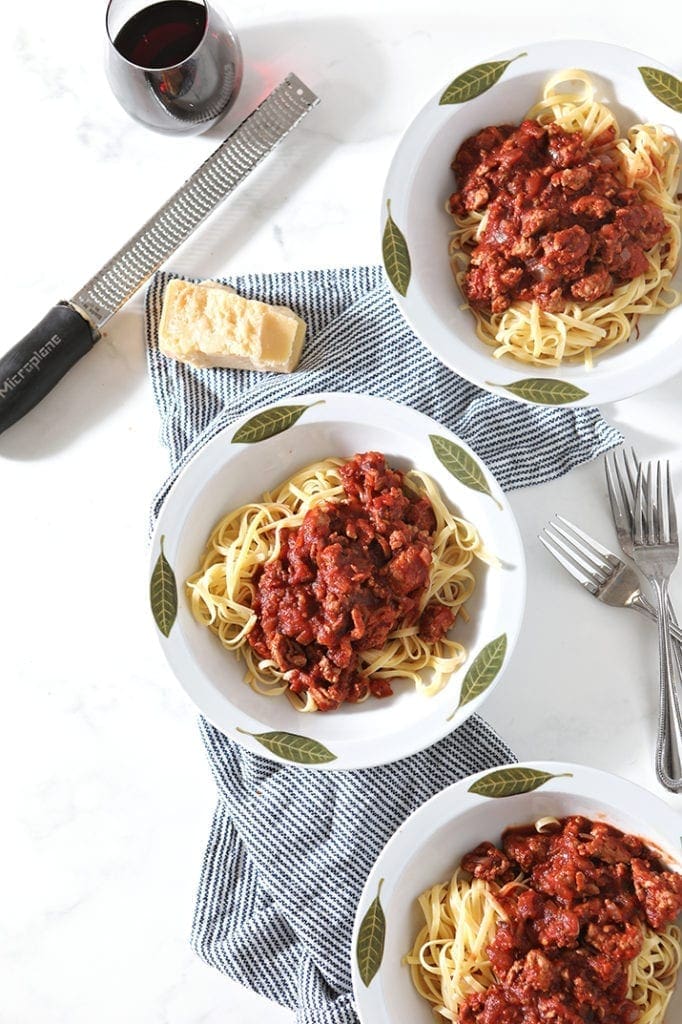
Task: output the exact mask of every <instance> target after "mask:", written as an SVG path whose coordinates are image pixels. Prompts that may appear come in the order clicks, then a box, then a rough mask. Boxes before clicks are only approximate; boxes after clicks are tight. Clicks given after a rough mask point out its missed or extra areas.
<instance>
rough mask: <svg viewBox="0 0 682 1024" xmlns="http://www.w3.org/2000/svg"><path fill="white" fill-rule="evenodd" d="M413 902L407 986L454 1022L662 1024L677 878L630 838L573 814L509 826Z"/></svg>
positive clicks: (673, 952)
mask: <svg viewBox="0 0 682 1024" xmlns="http://www.w3.org/2000/svg"><path fill="white" fill-rule="evenodd" d="M420 905H421V907H422V911H423V912H424V915H425V917H426V921H427V923H426V925H425V927H424V928H423V929H422V930H421V932H420V933H419V935H418V936H417V940H416V942H415V944H414V948H413V950H412V952H411V953H410V955H409V956H408V957H407V961H408V963H410V964H411V966H412V977H413V981H414V983H415V985H416V987H417V990H418V991H419V992H420V994H421V995H423V996H425V998H427V999H428V1000H429V1002H431V1004H432V1006H433V1008H434V1010H435V1011H436V1012H437V1013H440V1014H442V1015H443V1016H445V1017H447V1018H449V1019H451V1020H454V1021H457V1022H458V1024H545V1022H557V1024H662V1021H663V1018H664V1015H665V1009H666V1006H667V1004H668V1001H669V999H670V995H671V993H672V990H673V988H674V985H675V980H676V975H677V971H678V969H679V966H680V949H681V946H680V938H681V936H680V931H679V928H677V927H676V925H675V924H674V922H675V920H676V919H677V918H678V916H679V915H680V913H681V912H682V875H680V874H678V873H677V872H674V871H669V870H666V868H665V867H664V865H663V864H662V862H661V860H660V859H659V858H658V857H657V856H656V855H655V854H654V852H653V851H652V850H651V849H649V847H647V846H646V844H645V843H644V842H643V841H642V840H641V839H639V838H638V837H637V836H634V835H627V834H625V833H623V832H621V831H619V830H618V829H616V828H613V827H612V826H610V825H608V824H605V823H603V822H595V821H590V820H589V819H587V818H584V817H581V816H572V817H567V818H563V819H556V818H546V819H542V820H541V821H540V822H536V823H535V824H533V825H528V826H521V827H514V828H509V829H507V830H506V831H505V832H504V834H503V836H502V841H501V844H500V845H499V846H495V845H494V844H493V843H491V842H482V843H480V844H479V845H478V846H477V847H476V848H475V849H474V850H472V851H471V852H469V853H468V854H466V855H465V856H464V857H463V858H462V861H461V866H460V868H459V869H458V870H457V872H456V873H455V876H453V879H452V880H451V882H450V883H449V884H448V885H445V886H436V887H434V889H433V890H430V891H429V892H427V893H425V894H424V895H423V896H422V897H421V899H420ZM441 911H442V912H441Z"/></svg>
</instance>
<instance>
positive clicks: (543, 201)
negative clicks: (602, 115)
mask: <svg viewBox="0 0 682 1024" xmlns="http://www.w3.org/2000/svg"><path fill="white" fill-rule="evenodd" d="M614 137H615V130H614V129H613V128H611V129H608V130H607V131H605V132H603V133H602V134H601V135H600V136H599V137H598V138H597V139H596V140H594V142H593V143H592V145H591V146H588V145H587V144H586V143H585V141H584V138H583V136H582V134H581V133H580V132H572V133H568V132H565V131H564V130H563V129H562V128H560V127H559V125H558V124H554V123H552V124H548V125H546V126H543V125H541V124H539V123H538V122H537V121H531V120H529V121H523V122H522V124H521V125H520V126H519V127H518V128H517V127H515V126H514V125H508V124H505V125H498V126H490V127H488V128H484V129H483V130H482V131H480V132H479V133H478V135H474V136H472V137H471V138H469V139H467V140H466V141H465V142H464V143H463V144H462V146H461V147H460V149H459V150H458V152H457V154H456V156H455V159H454V160H453V163H452V168H453V170H454V172H455V178H456V183H457V191H456V192H453V194H452V195H451V197H450V204H449V205H450V210H451V212H452V213H455V214H459V215H464V214H467V213H471V212H473V211H475V210H483V209H485V208H487V210H488V220H487V224H486V227H485V230H484V231H483V234H482V236H481V238H480V239H479V241H478V244H477V245H476V247H475V249H474V250H473V252H472V253H471V260H470V265H469V268H468V270H467V273H466V277H465V279H464V285H463V287H464V293H465V295H466V297H467V299H468V301H469V302H470V303H471V305H472V306H476V307H478V308H480V309H485V310H489V311H491V312H493V313H501V312H503V311H504V310H505V309H507V308H508V307H509V306H510V305H511V304H512V303H513V302H516V301H517V300H527V301H533V300H535V301H537V302H538V303H539V305H540V306H541V307H542V308H543V309H545V310H547V311H549V312H558V311H560V310H562V309H563V308H564V307H565V305H566V303H567V302H575V301H578V302H594V301H596V300H597V299H600V298H602V297H604V296H607V295H611V294H612V293H613V291H614V289H615V288H616V287H618V286H619V285H621V284H623V283H624V282H626V281H630V280H632V278H634V277H638V276H639V275H640V274H643V273H644V271H645V270H646V269H647V267H648V265H649V264H648V261H647V257H646V252H647V250H649V249H651V248H652V247H653V246H655V245H656V244H657V243H658V242H660V241H661V240H662V239H663V237H664V235H665V234H666V231H667V226H666V222H665V220H664V218H663V214H662V213H661V210H660V209H659V207H658V206H655V205H654V204H653V203H649V202H646V201H643V200H642V199H641V198H640V195H639V192H638V191H637V190H636V189H633V188H625V187H624V186H623V184H622V182H621V181H619V179H618V173H617V172H618V167H617V164H616V163H615V159H614V157H613V155H612V152H609V151H608V147H609V143H611V142H612V141H613V139H614Z"/></svg>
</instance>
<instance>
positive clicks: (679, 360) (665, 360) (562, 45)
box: [379, 38, 682, 408]
mask: <svg viewBox="0 0 682 1024" xmlns="http://www.w3.org/2000/svg"><path fill="white" fill-rule="evenodd" d="M573 47H580V48H584V49H585V50H586V51H591V52H592V53H593V54H594V56H593V57H592V58H591V59H592V61H593V65H592V66H593V67H594V68H598V69H599V70H595V71H594V73H595V74H597V75H600V74H603V73H606V74H607V75H608V72H609V62H608V58H609V57H611V58H612V59H613V60H614V61H617V60H619V59H620V60H621V61H622V60H623V58H626V59H627V60H628V61H636V62H637V63H638V64H645V65H647V66H650V67H654V68H657V69H659V70H662V71H666V72H668V73H670V74H672V75H673V76H675V72H674V71H673V70H672V69H671V68H669V67H668V66H667V65H665V64H663V63H661V62H660V61H658V60H656V59H655V58H653V57H650V56H648V55H647V54H643V53H641V52H639V51H638V50H634V49H631V48H629V47H626V46H620V45H618V44H616V43H605V42H600V41H598V40H595V39H585V38H582V39H581V38H575V39H565V40H564V39H548V40H541V41H538V42H531V43H519V44H518V45H516V46H513V47H511V48H507V49H505V50H503V51H501V52H499V53H496V54H495V55H493V56H492V57H490V58H488V60H489V61H491V62H492V61H497V60H501V61H504V60H512V58H514V57H517V56H519V54H520V53H522V54H523V56H524V57H528V58H529V60H528V61H527V62H524V61H519V62H518V63H516V62H512V63H510V65H509V67H507V68H506V70H505V72H504V79H503V80H504V81H509V80H513V79H514V78H515V77H519V76H522V75H523V74H526V73H528V71H533V70H537V69H536V68H534V67H533V63H534V62H535V61H544V60H545V54H546V53H548V52H549V53H550V54H551V53H552V51H554V52H557V53H562V52H564V51H565V50H567V49H568V48H573ZM588 57H589V54H588ZM481 63H486V61H482V62H481ZM474 66H476V65H474ZM568 66H569V65H568V64H567V63H566V62H565V61H563V60H560V61H557V62H555V63H554V67H555V68H556V69H557V70H558V69H559V68H560V67H568ZM570 66H572V67H584V68H585V70H587V71H588V72H589V71H590V65H589V59H588V60H586V61H584V62H583V61H582V60H580V61H573V62H572V63H571V64H570ZM464 70H465V68H462V69H461V71H460V72H459V73H462V72H463V71H464ZM675 77H677V76H675ZM447 84H448V83H444V84H443V86H442V87H441V88H440V89H438V91H437V92H435V93H434V94H433V95H432V96H431V97H430V98H429V99H428V100H427V101H426V102H425V103H424V104H423V105H422V106H421V108H420V109H419V111H418V112H417V113H416V115H415V116H414V117H413V118H412V120H411V121H410V123H409V124H408V125H407V127H406V128H405V129H404V131H403V132H402V134H401V136H400V139H399V141H398V143H397V145H396V147H395V150H394V152H393V156H392V158H391V162H390V164H389V168H388V171H387V174H386V178H385V181H384V185H383V190H382V196H381V207H380V210H379V232H380V236H379V237H380V240H383V233H384V230H385V227H386V211H387V202H388V201H390V202H391V203H392V204H393V208H392V210H391V213H393V210H394V209H399V208H401V207H402V208H403V209H404V208H405V207H406V206H407V204H408V203H409V196H410V195H411V189H405V188H404V187H403V188H401V182H403V181H404V180H407V179H408V174H407V171H408V169H409V167H411V166H413V165H414V162H415V157H414V152H415V145H417V146H418V147H419V152H421V151H422V150H423V148H424V138H423V137H422V138H421V139H420V138H419V136H420V134H423V133H422V125H426V123H427V121H429V120H430V119H433V118H434V117H438V116H442V117H443V119H444V120H445V118H446V116H447V117H448V119H451V118H452V117H453V113H452V109H453V107H452V105H440V104H439V103H438V100H439V98H440V96H441V95H442V93H443V90H444V89H445V88H446V86H447ZM642 87H643V88H644V86H642ZM482 95H483V94H482ZM649 95H650V99H651V102H652V103H653V104H658V105H659V107H660V110H661V112H662V113H661V116H659V117H657V118H656V119H655V120H656V121H657V123H664V124H665V123H668V124H670V126H671V127H673V128H674V130H675V132H676V134H677V137H678V139H679V140H680V143H681V144H682V114H679V113H677V112H676V111H674V110H673V109H672V108H670V107H667V106H664V105H663V104H662V103H661V102H660V101H659V100H657V99H656V98H655V97H654V96H653V95H652V94H649ZM477 98H478V97H475V98H472V100H470V101H468V102H475V101H476V99H477ZM442 110H445V111H446V112H450V113H449V114H447V115H446V114H443V115H441V113H440V112H441V111H442ZM434 111H436V113H434ZM522 114H523V111H521V112H520V116H521V115H522ZM643 120H645V118H643ZM650 120H653V118H651V119H650ZM441 130H442V125H441V126H440V127H438V129H437V130H435V129H429V130H428V139H429V140H431V139H432V138H433V137H435V135H437V134H438V133H439V132H440V131H441ZM680 266H682V258H681V261H680V264H679V265H678V268H677V272H676V276H678V275H679V272H680ZM386 277H387V280H388V285H389V288H390V290H391V294H392V295H393V298H394V300H395V302H396V304H397V305H398V308H399V309H400V311H401V313H402V315H403V317H404V318H405V320H406V321H407V323H408V324H409V325H410V327H411V328H412V330H413V332H414V333H415V335H416V336H417V337H418V338H419V339H420V341H421V342H422V344H423V345H425V346H426V348H428V349H429V351H430V352H432V353H433V355H434V356H435V358H437V359H438V360H439V361H440V362H441V363H443V364H444V365H445V366H447V367H448V368H449V369H450V370H452V371H453V372H455V373H457V374H458V375H459V376H461V377H464V378H465V379H466V380H468V381H470V382H471V383H472V384H475V385H476V386H477V387H480V388H482V389H483V390H485V391H488V392H489V393H490V394H493V395H496V396H497V397H498V398H505V399H507V400H509V401H514V402H521V403H525V404H530V405H536V403H535V402H533V401H531V400H529V399H527V398H525V397H523V396H522V395H518V394H516V393H514V392H511V391H508V390H505V387H504V384H503V383H498V382H490V381H489V380H488V379H487V377H488V376H489V375H490V374H491V373H492V375H493V376H494V375H495V372H494V371H495V367H496V366H498V367H500V368H503V373H502V374H500V376H501V377H505V376H506V378H507V381H508V383H510V384H511V383H516V382H518V381H519V380H524V379H528V378H534V377H541V378H544V377H548V378H549V379H550V380H560V381H561V382H562V383H572V384H576V385H577V386H578V387H579V388H581V390H583V391H584V388H583V387H582V385H586V384H587V383H589V382H590V381H591V383H592V386H591V390H590V391H589V392H588V393H587V394H584V395H583V397H580V398H578V399H571V400H568V401H558V402H555V401H553V402H552V403H551V404H552V405H556V406H566V407H569V408H579V407H592V406H595V405H601V404H603V403H608V402H616V401H621V400H623V399H625V398H630V397H632V396H633V395H636V394H640V393H642V392H644V391H648V390H650V389H651V388H654V387H656V386H658V385H660V384H663V383H665V382H666V381H668V380H670V379H671V378H672V377H674V376H675V375H676V374H678V373H679V372H680V371H682V347H680V346H679V345H678V346H675V345H674V344H673V345H671V346H670V347H669V348H668V349H666V352H665V356H664V357H661V358H659V359H657V360H648V361H646V362H644V363H643V364H642V365H641V366H638V367H624V368H623V367H620V368H619V367H618V365H617V363H615V365H614V364H613V363H612V360H613V359H617V356H618V351H617V350H616V351H615V352H613V353H609V354H608V355H609V356H611V360H608V361H607V357H605V358H604V361H601V360H597V363H596V366H598V367H599V366H601V367H603V366H604V365H606V366H607V370H608V371H610V372H608V373H603V370H601V368H600V371H599V372H600V376H599V377H597V376H591V377H587V376H582V375H580V376H578V379H577V380H571V379H570V376H568V375H570V374H571V371H573V370H575V371H577V373H578V374H582V373H584V372H585V371H584V368H583V366H582V364H580V363H564V364H562V365H561V366H559V367H538V366H533V365H530V364H524V363H521V362H519V361H517V360H513V359H511V358H510V359H505V360H504V362H502V361H498V360H496V359H494V358H493V356H492V350H487V347H484V345H483V343H482V342H479V344H480V346H481V351H480V352H478V351H477V350H476V349H475V348H474V349H473V350H471V353H470V355H467V353H468V352H469V350H468V348H467V349H464V352H465V359H464V363H465V365H464V367H462V365H461V359H460V360H458V353H461V352H462V351H463V349H462V347H460V346H462V345H465V344H466V343H465V342H462V341H460V336H461V332H458V331H456V330H453V331H452V332H451V334H450V335H449V337H450V340H451V341H452V342H454V344H453V347H452V355H451V356H450V357H449V358H448V357H447V356H446V355H444V354H443V351H442V345H440V344H439V343H438V342H434V341H432V340H431V338H430V337H429V331H427V330H426V329H425V327H424V326H423V325H422V326H420V324H419V321H420V319H421V317H420V314H419V311H418V309H415V304H414V300H412V301H410V298H409V297H408V296H406V295H403V294H401V293H400V292H399V291H398V290H397V289H396V288H395V287H394V285H393V283H392V282H391V281H390V278H389V277H388V274H387V275H386ZM676 287H677V288H678V290H679V288H680V285H679V284H677V283H676ZM453 288H456V285H455V284H454V282H453ZM420 301H421V302H424V303H426V300H425V299H424V298H423V297H420ZM681 309H682V304H678V306H677V307H671V309H669V310H667V311H666V312H665V313H663V314H661V318H664V317H666V316H670V314H674V313H675V311H676V310H677V311H678V316H679V311H680V310H681ZM429 330H430V329H429ZM669 333H670V335H671V336H672V335H675V337H676V336H677V334H678V333H679V328H678V329H676V328H675V324H674V323H673V325H672V327H671V328H670V332H669ZM471 337H472V338H473V339H475V329H474V320H473V317H472V318H471ZM644 340H645V342H646V339H644ZM483 356H485V357H486V359H483V358H482V357H483ZM470 359H471V361H472V363H473V368H472V366H470V365H469V361H470ZM479 363H480V369H479V368H478V366H477V364H479ZM486 366H487V369H486ZM498 372H499V371H498ZM590 372H591V371H590Z"/></svg>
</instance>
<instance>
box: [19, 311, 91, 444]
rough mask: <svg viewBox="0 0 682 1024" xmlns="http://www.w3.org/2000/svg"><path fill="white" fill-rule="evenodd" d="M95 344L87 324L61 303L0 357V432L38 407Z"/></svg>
mask: <svg viewBox="0 0 682 1024" xmlns="http://www.w3.org/2000/svg"><path fill="white" fill-rule="evenodd" d="M95 341H96V338H95V336H94V335H93V331H92V328H91V326H90V324H89V323H88V321H87V320H86V319H85V318H84V317H83V316H81V314H80V313H78V312H77V311H76V310H75V309H74V308H73V307H72V306H69V305H67V304H66V303H59V305H57V306H53V307H52V309H51V310H50V312H49V313H48V314H47V315H46V316H44V317H43V319H42V320H41V321H40V323H39V324H37V325H36V326H35V327H34V328H33V330H31V331H29V332H28V334H27V335H26V336H25V337H24V338H22V339H21V341H20V342H18V343H17V344H16V345H15V346H14V348H11V349H10V350H9V352H5V354H4V355H3V356H0V433H2V431H3V430H7V428H8V427H11V426H12V424H13V423H16V422H17V420H19V419H21V417H22V416H25V415H26V413H27V412H29V410H30V409H32V408H33V407H34V406H35V405H37V404H38V402H40V401H41V400H42V399H43V398H44V397H45V395H46V394H47V393H48V392H49V391H51V390H52V388H53V387H54V386H55V384H57V383H58V382H59V381H60V380H61V379H62V377H63V376H64V374H65V373H66V372H67V370H70V369H71V367H72V366H73V364H74V363H76V362H78V360H79V359H80V358H81V356H84V355H85V353H86V352H89V351H90V349H91V348H92V346H93V345H94V343H95Z"/></svg>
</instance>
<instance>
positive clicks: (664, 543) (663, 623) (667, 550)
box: [632, 462, 682, 792]
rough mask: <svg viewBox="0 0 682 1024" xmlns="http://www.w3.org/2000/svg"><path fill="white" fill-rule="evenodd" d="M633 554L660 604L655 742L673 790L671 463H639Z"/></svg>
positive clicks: (677, 753) (678, 778) (677, 784)
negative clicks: (670, 585)
mask: <svg viewBox="0 0 682 1024" xmlns="http://www.w3.org/2000/svg"><path fill="white" fill-rule="evenodd" d="M632 541H633V550H632V554H633V558H634V561H635V565H636V566H637V567H638V569H639V570H640V572H642V573H643V574H644V576H646V577H647V579H648V580H649V582H650V583H651V585H652V587H653V589H654V593H655V595H656V600H657V603H658V651H659V686H660V713H659V729H658V738H657V743H656V774H657V775H658V778H659V780H660V782H661V783H662V784H663V785H664V786H665V787H666V788H667V789H671V790H672V791H673V792H682V715H681V714H680V702H679V700H678V697H677V691H676V689H675V677H674V674H673V673H674V666H673V655H672V646H671V642H670V633H669V630H670V612H669V606H670V594H669V588H668V585H669V581H670V576H671V574H672V572H673V570H674V568H675V566H676V565H677V562H678V560H679V541H678V535H677V516H676V513H675V501H674V498H673V493H672V485H671V481H670V466H669V464H668V463H667V462H666V463H665V464H663V463H661V462H657V463H656V471H655V474H654V467H653V463H651V462H650V463H649V465H648V468H647V474H646V487H645V483H644V469H643V467H642V465H640V466H639V471H638V473H637V484H636V487H635V507H634V510H633V534H632Z"/></svg>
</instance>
